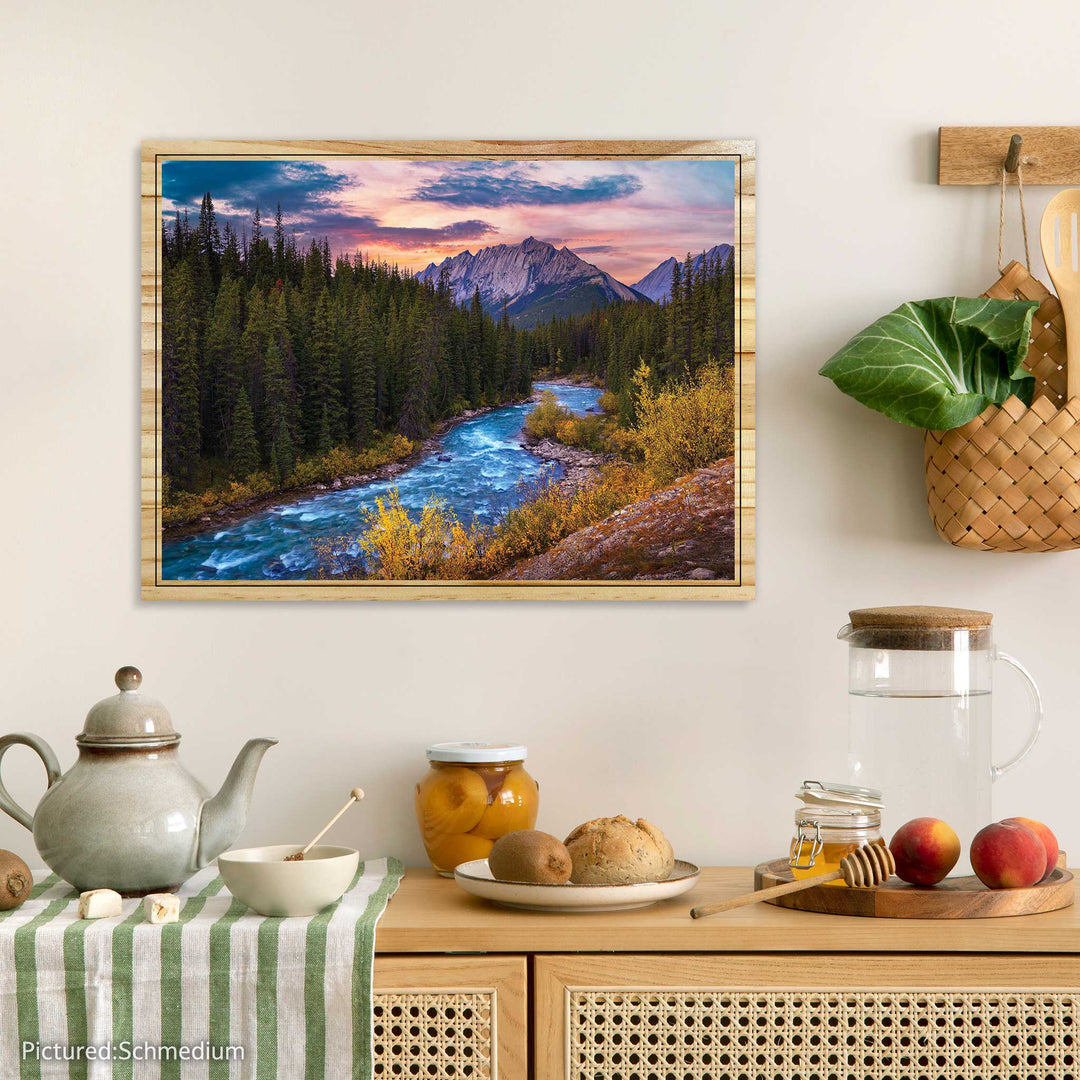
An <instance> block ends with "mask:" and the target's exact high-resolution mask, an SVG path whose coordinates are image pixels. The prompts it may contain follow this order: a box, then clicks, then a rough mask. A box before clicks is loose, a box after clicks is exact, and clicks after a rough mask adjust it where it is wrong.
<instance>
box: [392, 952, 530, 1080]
mask: <svg viewBox="0 0 1080 1080" xmlns="http://www.w3.org/2000/svg"><path fill="white" fill-rule="evenodd" d="M526 972H527V966H526V961H525V957H523V956H383V955H379V956H376V957H375V971H374V988H375V994H374V999H373V1003H372V1004H373V1007H374V1013H375V1040H374V1043H373V1057H374V1063H375V1076H376V1077H402V1078H412V1077H416V1078H417V1080H422V1078H426V1080H474V1078H483V1080H526V1074H527V1066H526V1062H527V1058H528V1039H527V1019H528V1018H527V1009H526V994H527V973H526Z"/></svg>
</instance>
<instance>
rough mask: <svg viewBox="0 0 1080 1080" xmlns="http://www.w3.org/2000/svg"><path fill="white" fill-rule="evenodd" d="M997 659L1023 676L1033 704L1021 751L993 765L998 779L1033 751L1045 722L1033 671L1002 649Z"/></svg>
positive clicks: (994, 776)
mask: <svg viewBox="0 0 1080 1080" xmlns="http://www.w3.org/2000/svg"><path fill="white" fill-rule="evenodd" d="M995 659H996V660H1000V661H1001V662H1002V663H1003V664H1007V665H1008V666H1009V667H1011V668H1012V669H1013V670H1014V671H1016V672H1018V673H1019V675H1020V676H1021V677H1022V678H1023V680H1024V684H1025V686H1026V687H1027V691H1028V701H1029V702H1030V704H1031V730H1030V732H1029V733H1028V738H1027V742H1026V743H1024V745H1023V746H1022V747H1021V749H1020V752H1019V753H1018V754H1017V755H1016V756H1015V757H1014V758H1013V759H1012V760H1011V761H1006V762H1005V764H1004V765H994V766H992V767H991V769H990V778H991V780H997V779H999V778H1000V777H1002V776H1004V775H1005V774H1006V773H1007V772H1008V771H1009V770H1010V769H1015V768H1016V766H1017V765H1019V764H1020V762H1021V761H1023V760H1024V758H1026V757H1027V756H1028V754H1030V753H1031V748H1032V747H1033V746H1034V745H1035V741H1036V740H1037V739H1038V737H1039V732H1040V731H1042V723H1043V704H1042V695H1041V694H1040V693H1039V687H1038V686H1037V685H1036V683H1035V680H1034V679H1033V678H1032V677H1031V672H1030V671H1028V669H1027V668H1026V667H1024V665H1023V664H1021V663H1020V661H1019V660H1017V659H1016V657H1015V656H1010V655H1009V654H1008V653H1004V652H1002V651H1001V650H1000V649H999V650H998V652H997V655H996V656H995Z"/></svg>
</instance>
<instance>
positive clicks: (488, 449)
mask: <svg viewBox="0 0 1080 1080" xmlns="http://www.w3.org/2000/svg"><path fill="white" fill-rule="evenodd" d="M533 389H534V390H551V391H553V392H554V394H555V396H556V397H557V398H558V399H559V401H560V402H561V403H562V404H563V405H565V406H566V407H567V408H568V409H570V410H572V411H573V412H575V413H577V414H579V415H583V414H584V413H585V412H586V411H588V410H595V409H596V407H597V401H598V400H599V397H600V394H601V391H600V390H595V389H593V388H591V387H584V386H562V385H559V384H556V383H535V384H534V385H533ZM532 408H533V406H532V405H530V404H522V405H508V406H506V407H505V408H501V409H493V410H492V411H491V412H488V413H484V414H483V415H481V416H474V417H473V418H472V419H471V420H466V421H464V422H463V423H461V424H458V425H457V427H455V428H454V429H453V430H452V431H450V432H448V433H447V434H446V435H445V436H444V437H443V438H442V440H441V442H440V445H439V446H438V448H437V449H435V450H434V451H432V452H431V453H429V454H427V455H426V456H425V457H424V458H422V459H421V460H420V461H418V462H417V463H416V464H415V465H413V466H411V467H410V468H408V469H407V470H405V471H404V472H402V473H399V474H398V475H397V476H395V477H394V478H393V479H392V480H378V481H374V482H372V483H370V484H361V485H359V486H357V487H350V488H342V489H341V490H339V491H326V492H319V494H317V495H314V496H311V497H310V498H306V499H304V500H302V501H300V502H290V503H283V504H282V505H280V506H272V507H270V508H268V509H266V510H261V511H259V512H258V513H255V514H252V515H251V516H250V517H246V518H243V519H241V520H240V521H235V522H231V523H229V524H228V525H225V526H218V527H216V528H215V527H213V526H211V527H209V528H208V529H206V530H205V531H204V532H197V533H192V534H190V535H186V536H182V537H179V538H177V539H175V540H167V541H165V542H164V543H163V544H162V547H161V569H162V578H163V579H165V580H168V581H186V580H201V581H265V580H288V579H304V578H307V577H311V576H312V572H313V571H314V570H315V568H316V557H315V549H314V541H316V540H325V539H337V538H338V537H342V536H350V535H355V534H356V533H357V532H358V531H359V528H360V525H361V511H362V510H364V509H365V508H368V507H373V506H374V505H375V499H376V498H377V497H380V496H385V495H386V493H387V492H388V491H389V490H390V489H391V488H395V487H396V488H397V489H398V492H399V493H400V497H401V504H402V505H403V506H405V507H407V508H408V509H409V510H410V511H413V510H419V509H420V508H421V507H423V505H424V503H425V502H426V500H427V499H428V498H429V497H430V496H432V495H438V496H440V497H441V498H443V499H444V500H445V501H446V503H447V505H448V506H449V507H450V508H451V509H452V510H453V511H454V513H455V514H457V516H458V518H459V519H460V520H461V521H462V522H463V523H464V524H466V525H467V524H469V523H470V522H471V521H472V520H473V519H474V516H475V519H476V520H477V521H478V522H480V523H481V524H492V523H493V522H495V521H497V520H498V518H499V517H500V516H501V515H502V514H503V513H505V512H506V510H507V509H508V508H510V507H511V506H513V505H514V504H515V502H516V501H518V499H519V498H520V485H521V482H522V481H525V482H528V481H530V480H535V479H537V478H538V477H539V476H540V474H541V472H542V471H545V472H546V473H547V474H548V475H550V476H552V477H553V478H555V479H558V478H559V477H560V476H562V474H563V467H562V466H561V465H559V464H558V463H555V462H550V463H545V462H544V461H543V459H541V458H539V457H537V456H536V455H535V454H532V453H530V452H529V451H528V450H525V449H523V448H522V447H521V445H520V443H521V425H522V423H523V422H524V420H525V415H526V414H527V413H528V412H529V410H530V409H532ZM352 553H353V554H355V549H354V550H353V552H352Z"/></svg>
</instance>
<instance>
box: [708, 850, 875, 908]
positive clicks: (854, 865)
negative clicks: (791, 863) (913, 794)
mask: <svg viewBox="0 0 1080 1080" xmlns="http://www.w3.org/2000/svg"><path fill="white" fill-rule="evenodd" d="M895 873H896V862H895V861H894V860H893V856H892V852H891V851H890V850H889V849H888V848H887V847H882V846H881V844H864V845H863V846H862V847H861V848H856V849H855V850H854V851H853V852H851V854H849V855H845V856H844V857H843V858H842V859H841V860H840V869H839V870H834V871H833V872H832V873H831V874H818V875H817V876H816V877H809V878H802V879H801V880H799V881H788V882H785V883H784V884H783V885H773V886H772V888H770V889H757V890H756V891H755V892H749V893H743V895H742V896H736V897H734V898H733V899H731V900H721V901H719V902H718V903H715V904H703V905H702V906H701V907H696V908H691V909H690V916H691V918H694V919H702V918H704V917H705V916H706V915H719V914H720V912H721V911H731V909H732V908H738V907H745V906H746V905H747V904H756V903H757V902H758V901H759V900H771V899H772V898H773V897H774V896H787V894H788V893H793V892H801V891H802V890H803V889H812V888H813V887H814V886H815V885H825V884H826V883H827V882H830V881H839V880H840V879H841V878H843V879H844V883H845V884H846V885H847V886H848V888H851V889H868V888H870V887H871V886H872V885H884V884H885V882H886V881H888V880H889V875H890V874H895Z"/></svg>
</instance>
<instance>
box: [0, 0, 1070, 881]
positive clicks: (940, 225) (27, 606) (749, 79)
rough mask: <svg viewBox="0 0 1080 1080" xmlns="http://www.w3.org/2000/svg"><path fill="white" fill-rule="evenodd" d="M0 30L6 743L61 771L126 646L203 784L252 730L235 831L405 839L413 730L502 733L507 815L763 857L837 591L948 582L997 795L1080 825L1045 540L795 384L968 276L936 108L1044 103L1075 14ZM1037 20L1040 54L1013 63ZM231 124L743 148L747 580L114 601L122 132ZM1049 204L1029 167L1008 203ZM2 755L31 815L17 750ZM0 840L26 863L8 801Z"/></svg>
mask: <svg viewBox="0 0 1080 1080" xmlns="http://www.w3.org/2000/svg"><path fill="white" fill-rule="evenodd" d="M901 11H902V12H903V14H902V15H901V14H900V12H901ZM1022 20H1023V21H1022ZM1055 20H1056V21H1057V22H1058V23H1059V24H1060V26H1061V29H1058V30H1055V31H1053V32H1049V33H1045V34H1044V33H1040V32H1037V30H1038V28H1039V27H1043V28H1047V27H1050V26H1051V25H1052V24H1053V23H1054V22H1055ZM4 22H5V30H4V34H3V39H2V41H0V100H3V101H4V103H5V106H4V108H5V114H6V115H5V118H4V121H3V130H4V132H5V137H4V149H3V154H2V155H0V192H2V196H3V215H2V218H0V222H2V226H0V227H2V234H0V235H2V238H3V239H2V243H3V257H2V259H0V296H2V297H3V320H2V328H0V363H2V365H3V366H2V382H0V498H2V503H0V505H2V507H3V510H2V511H0V568H2V572H3V575H4V585H3V589H2V591H0V717H2V719H0V731H4V730H17V729H31V730H33V731H37V732H39V733H41V734H43V735H44V736H46V737H47V738H48V739H49V740H50V741H52V743H53V745H54V746H55V747H56V748H57V750H58V753H59V755H60V757H61V761H62V762H63V764H64V765H65V766H66V765H69V764H70V763H71V761H72V760H73V759H74V743H73V741H72V740H73V738H74V736H75V734H76V732H77V731H78V730H79V728H80V726H81V723H82V719H83V716H84V714H85V712H86V709H87V707H88V706H89V705H90V704H91V703H92V702H93V701H95V700H96V699H98V698H100V697H102V696H104V695H105V694H106V693H108V692H109V691H110V689H111V686H112V681H111V680H112V673H113V671H114V669H115V668H116V667H118V666H119V665H121V664H123V663H135V664H138V665H139V666H140V667H141V668H142V669H143V671H144V673H145V676H146V684H145V686H146V689H147V691H148V692H150V693H153V694H155V695H158V696H160V697H162V698H163V699H164V700H165V701H166V702H167V703H168V705H169V706H170V708H171V710H172V712H173V715H174V718H175V720H176V723H177V727H178V728H179V730H180V731H182V732H183V734H184V742H183V747H182V751H183V755H184V758H185V760H186V762H187V764H188V765H189V767H190V768H191V769H192V771H193V772H195V773H196V775H198V776H200V777H201V778H204V779H205V780H206V781H207V782H208V783H212V784H213V785H214V786H216V784H217V783H218V782H219V781H220V779H221V778H222V776H223V775H224V773H225V771H226V768H227V765H228V763H229V762H230V761H231V759H232V756H233V754H234V753H235V751H236V750H238V749H239V746H240V744H241V743H242V742H243V740H244V739H246V738H247V737H249V736H253V735H261V734H273V735H277V736H278V737H279V738H280V739H281V745H280V746H279V747H277V748H276V749H274V750H272V751H271V752H270V753H269V754H268V755H267V757H266V759H265V764H264V766H263V771H262V774H261V776H260V779H259V783H258V785H257V789H256V795H255V800H254V803H253V807H252V816H251V821H250V824H249V827H248V830H247V832H246V834H245V835H246V838H247V839H248V840H250V841H251V842H253V843H256V842H277V841H281V840H286V839H301V838H303V837H304V836H305V835H306V834H308V833H309V832H310V831H312V828H313V826H316V825H317V823H318V822H319V821H320V820H321V819H322V818H323V817H325V816H326V815H327V812H328V811H329V810H330V809H332V808H333V807H334V806H335V805H337V803H338V802H339V800H340V799H343V798H344V796H345V794H346V793H347V791H348V789H349V788H350V787H352V786H353V785H354V784H361V785H362V786H363V787H364V788H365V789H366V790H367V792H368V795H369V798H368V801H367V802H366V803H365V804H364V806H363V808H362V809H361V810H359V811H354V812H353V813H352V816H351V819H350V820H349V821H348V822H347V823H344V822H343V823H342V825H341V826H340V827H339V832H338V834H337V835H338V836H340V838H341V839H342V840H343V841H346V842H348V841H351V842H353V843H355V844H356V845H357V846H359V847H360V848H361V849H362V850H363V852H364V853H365V854H367V855H372V856H374V855H377V854H382V853H395V854H397V855H399V856H401V857H403V858H404V859H406V860H407V861H411V862H416V861H418V860H419V859H420V858H421V856H422V852H421V849H420V846H419V843H418V840H417V837H416V830H415V827H414V824H413V821H412V797H411V789H412V784H413V782H414V781H415V779H416V778H417V777H418V775H419V774H420V773H421V771H422V769H423V767H424V766H423V750H424V746H425V744H426V743H428V742H429V741H433V740H439V739H451V738H459V737H470V736H476V735H478V734H480V735H483V734H490V735H493V736H499V737H507V738H513V739H520V740H523V741H525V742H527V743H528V744H529V745H530V747H531V756H530V767H531V769H532V770H533V772H534V774H535V775H536V776H537V777H538V778H539V780H540V782H541V785H542V797H543V806H542V811H541V821H540V825H541V827H545V828H547V829H549V830H550V831H553V832H556V833H562V832H564V831H566V830H568V829H569V828H570V827H571V826H573V825H574V824H576V823H577V822H578V821H580V820H583V819H585V818H589V817H594V816H597V815H601V814H608V813H616V812H618V811H624V812H626V813H629V814H634V815H645V816H648V817H649V818H652V819H653V820H655V821H656V822H657V823H658V824H660V825H661V826H662V827H663V828H664V829H666V830H667V832H668V833H669V835H670V836H671V837H672V839H673V840H674V842H675V846H676V848H677V850H678V851H679V852H680V853H682V854H683V855H684V856H686V857H688V858H692V859H695V860H697V861H699V862H703V863H704V862H708V863H717V862H728V863H731V862H739V863H745V862H751V861H757V860H758V859H761V858H764V857H767V856H769V857H771V856H774V855H776V854H779V853H780V851H781V850H782V848H783V847H784V845H785V843H786V839H787V836H788V823H789V821H790V811H791V808H792V807H793V805H794V803H793V800H792V798H791V796H792V792H793V791H794V788H795V785H796V784H797V782H798V781H799V780H801V779H802V778H803V777H805V776H817V775H820V776H825V777H834V778H840V777H842V774H843V766H844V747H845V696H844V695H845V688H846V666H845V660H846V658H845V655H844V653H845V650H844V647H843V646H842V645H841V644H839V643H838V642H836V641H835V640H834V638H833V635H834V633H835V631H836V629H837V628H838V627H839V626H840V624H841V623H843V622H844V621H845V619H846V612H847V610H848V608H850V607H856V606H865V605H871V604H882V603H904V602H924V603H948V604H958V605H966V606H972V607H981V608H987V609H989V610H991V611H993V612H995V615H996V622H997V624H998V625H999V626H1000V632H999V640H1000V642H1001V643H1002V644H1003V645H1004V646H1005V647H1006V648H1009V649H1010V650H1012V651H1013V652H1015V653H1017V654H1018V655H1020V656H1022V657H1024V658H1026V659H1027V660H1028V662H1029V664H1030V666H1031V668H1032V669H1033V671H1034V672H1035V674H1036V677H1037V678H1038V679H1039V681H1040V683H1041V684H1042V687H1043V691H1044V694H1045V698H1046V703H1047V709H1048V722H1047V727H1046V732H1045V736H1044V738H1043V740H1042V742H1041V743H1040V745H1039V747H1038V748H1037V750H1036V751H1035V753H1034V754H1033V755H1032V757H1031V759H1030V761H1029V763H1028V764H1027V766H1026V767H1025V768H1023V769H1021V770H1019V771H1018V772H1016V773H1015V774H1013V775H1011V776H1009V777H1007V778H1006V779H1005V780H1003V781H1002V782H1001V784H1000V785H999V790H998V802H997V810H998V812H999V814H1000V816H1005V815H1007V814H1012V813H1022V814H1027V815H1030V816H1034V817H1039V818H1043V819H1045V820H1047V821H1048V822H1049V823H1050V824H1051V825H1053V826H1054V827H1056V828H1057V830H1058V832H1059V835H1060V837H1061V839H1062V842H1063V843H1064V844H1065V845H1066V846H1067V847H1070V848H1073V849H1077V848H1080V822H1078V821H1077V819H1076V814H1075V799H1074V796H1073V787H1074V782H1075V778H1076V766H1077V760H1078V752H1080V726H1078V725H1077V723H1076V721H1077V715H1076V712H1077V710H1076V704H1075V702H1076V698H1077V692H1078V690H1080V632H1078V624H1077V611H1078V610H1080V555H1075V554H1066V555H1029V556H1003V555H998V556H994V555H987V554H978V553H968V552H962V551H958V550H955V549H952V548H950V547H948V546H947V545H946V544H944V543H942V542H941V541H940V540H939V539H937V537H936V535H935V534H934V531H933V529H932V527H931V524H930V521H929V518H928V516H927V512H926V509H925V504H924V490H923V478H922V438H921V434H920V433H919V432H916V431H913V430H909V429H904V428H901V427H900V426H898V425H896V424H893V423H891V422H890V421H887V420H885V419H884V418H883V417H881V416H879V415H878V414H876V413H872V412H870V411H869V410H867V409H865V408H863V407H862V406H861V405H858V404H856V403H855V402H853V401H851V400H850V399H848V398H845V397H843V396H842V395H841V394H840V393H838V392H837V391H836V390H835V389H834V388H833V387H832V386H831V384H829V383H827V382H826V381H825V380H824V379H821V378H819V377H818V375H817V374H816V372H817V368H818V367H819V365H820V364H821V363H822V361H823V360H824V359H826V358H827V357H828V356H829V355H830V354H831V353H832V352H833V351H834V350H835V349H836V348H837V347H839V346H840V345H841V344H842V343H843V342H844V341H845V340H846V339H847V338H848V337H849V336H850V335H851V334H852V333H853V332H854V331H856V330H858V329H859V328H861V327H862V326H863V325H865V324H866V323H867V322H869V321H871V320H872V319H873V318H875V317H876V316H878V315H879V314H882V313H884V312H885V311H886V310H888V309H890V308H892V307H893V306H895V305H896V304H897V303H899V302H900V301H902V300H905V299H912V298H920V297H924V296H937V295H942V294H948V293H954V292H967V293H969V294H976V293H978V292H979V291H981V290H982V289H983V288H985V287H986V286H987V285H988V284H989V283H990V281H991V280H992V279H993V277H994V276H995V270H994V266H995V260H996V242H997V234H996V224H997V201H996V200H997V192H996V190H994V189H991V188H987V189H971V188H939V187H937V186H936V185H935V183H934V182H933V179H934V175H935V165H936V149H935V145H936V144H935V132H936V129H937V127H938V125H940V124H979V123H982V124H1009V123H1029V124H1068V123H1076V122H1077V114H1076V91H1077V82H1076V68H1075V63H1074V60H1075V55H1074V52H1075V46H1076V42H1077V31H1078V30H1080V15H1078V9H1077V7H1076V5H1075V3H1074V2H1073V0H1044V2H1042V3H1037V4H1029V5H1027V6H1026V7H1025V6H1023V5H1020V6H1018V5H1017V4H1016V3H1015V2H1002V0H962V2H945V3H942V2H937V3H930V2H927V0H912V2H910V3H908V4H907V5H904V6H903V8H900V7H898V6H897V5H894V4H880V5H879V4H867V3H860V2H856V0H851V2H840V0H830V2H819V3H813V4H807V3H804V2H799V3H792V2H779V3H778V2H773V3H769V4H764V3H754V2H752V0H746V2H744V3H742V4H724V3H717V2H715V0H714V2H709V0H693V2H683V3H681V4H678V5H665V4H658V3H655V2H653V3H643V2H640V0H624V2H622V3H620V4H617V5H616V4H599V3H581V2H580V0H546V2H545V3H542V4H541V3H536V2H530V3H518V2H516V0H500V2H498V3H492V2H488V0H479V2H473V3H469V4H465V5H461V4H443V3H439V4H436V3H411V4H406V3H396V4H381V3H380V4H373V3H353V4H345V3H324V2H321V0H309V2H308V3H305V4H301V5H295V4H291V3H284V2H281V0H262V2H259V3H250V2H241V3H231V4H211V3H202V2H199V3H190V2H188V3H174V4H170V5H163V4H153V3H147V2H146V0H138V2H125V0H102V2H100V3H97V4H85V5H79V4H71V3H68V2H65V0H44V2H41V3H38V4H34V5H30V4H23V5H15V4H9V5H6V11H5V15H4ZM1036 45H1038V49H1039V50H1040V52H1041V66H1040V65H1037V64H1036V63H1035V61H1034V60H1031V59H1028V58H1027V57H1026V56H1024V55H1023V54H1022V53H1021V52H1020V50H1027V51H1028V52H1032V51H1033V50H1035V48H1036ZM233 136H236V137H246V136H255V137H297V138H301V137H305V138H349V137H377V138H386V139H393V138H407V137H417V138H440V137H443V138H445V137H500V136H501V137H513V138H534V137H535V138H545V137H569V138H575V137H577V138H583V137H603V138H633V137H646V138H663V137H702V138H709V137H752V138H755V139H756V140H757V141H758V152H759V166H758V189H757V190H758V196H759V215H758V221H759V244H758V268H759V278H758V296H759V306H758V319H759V321H758V327H759V329H758V345H759V360H758V371H759V386H760V391H759V399H758V416H759V433H760V434H759V446H760V451H759V473H758V490H759V495H760V514H759V536H760V541H759V548H758V555H759V589H758V599H757V600H756V601H755V602H754V603H751V604H745V605H735V604H715V605H704V604H702V605H682V606H678V605H661V604H641V605H608V604H593V605H590V606H575V605H550V606H546V605H531V604H529V605H526V604H521V605H517V604H511V603H504V604H491V605H488V604H468V605H465V604H461V605H453V604H430V605H417V604H413V605H400V606H397V605H393V604H356V603H341V604H309V605H297V604H220V605H218V604H213V605H211V604H190V605H184V604H147V603H141V602H140V601H139V599H138V595H137V585H138V549H137V540H138V517H137V510H136V504H137V498H138V490H139V484H138V470H139V461H138V449H139V444H138V423H139V415H138V394H137V386H138V371H139V338H138V317H139V307H138V304H139V290H138V268H139V259H138V252H139V237H138V209H137V203H138V150H139V142H140V140H141V139H143V138H181V137H233ZM1052 193H1053V192H1052V190H1051V189H1031V191H1030V199H1029V210H1030V211H1031V213H1032V221H1033V222H1036V221H1037V219H1038V215H1039V214H1040V213H1041V211H1042V207H1043V206H1044V205H1045V202H1046V200H1047V199H1048V198H1049V196H1050V195H1051V194H1052ZM1012 239H1013V240H1014V243H1013V245H1012V248H1011V251H1010V254H1011V255H1013V256H1017V255H1019V253H1020V250H1021V249H1020V247H1019V232H1018V230H1017V233H1016V235H1015V236H1014V237H1012ZM1038 272H1039V273H1042V269H1041V260H1040V262H1039V265H1038ZM1007 678H1008V676H1007V675H1006V676H1003V677H1002V680H1001V688H1002V691H1003V692H1002V693H1001V694H1000V696H999V702H998V704H999V706H1001V708H1000V709H999V712H1000V713H1001V714H1002V715H1001V718H1000V722H999V732H1000V735H1001V740H1000V741H1001V745H1002V748H1003V749H1004V748H1006V745H1008V746H1011V745H1013V744H1014V743H1015V741H1016V737H1017V736H1016V735H1015V734H1014V733H1015V731H1016V725H1017V724H1018V708H1019V705H1020V703H1021V698H1020V696H1019V694H1018V693H1005V692H1004V691H1005V685H1004V684H1005V680H1006V679H1007ZM912 749H913V756H915V757H917V753H918V747H913V748H912ZM4 765H5V771H4V780H5V783H7V785H8V786H9V787H10V788H11V789H12V791H13V792H14V793H15V794H16V795H17V796H18V797H19V798H20V799H21V800H22V801H24V802H31V801H32V800H35V799H36V798H37V795H38V792H39V791H40V787H41V775H40V768H39V766H38V765H37V763H36V761H35V759H34V758H33V757H32V756H31V755H30V754H29V752H25V751H23V750H22V749H21V748H17V749H16V750H14V751H12V752H11V753H10V755H9V756H8V758H7V760H6V761H5V763H4ZM0 846H2V847H11V848H14V849H15V850H16V851H18V852H20V853H21V854H23V855H24V856H26V857H27V858H29V859H30V861H31V862H34V861H36V857H35V856H34V853H33V849H32V845H31V842H30V838H29V836H28V835H27V834H26V833H25V832H24V831H23V830H22V829H21V828H20V827H18V826H16V825H15V824H14V823H13V822H10V821H8V820H7V819H4V820H3V821H0Z"/></svg>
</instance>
